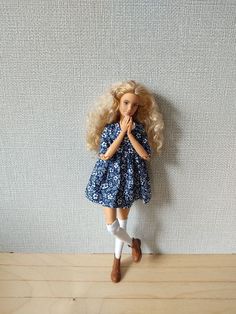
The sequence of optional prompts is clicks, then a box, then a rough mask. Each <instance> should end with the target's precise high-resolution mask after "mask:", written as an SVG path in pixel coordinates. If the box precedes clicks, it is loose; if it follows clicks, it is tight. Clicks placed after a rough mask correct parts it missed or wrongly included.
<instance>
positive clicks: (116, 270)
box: [111, 254, 121, 282]
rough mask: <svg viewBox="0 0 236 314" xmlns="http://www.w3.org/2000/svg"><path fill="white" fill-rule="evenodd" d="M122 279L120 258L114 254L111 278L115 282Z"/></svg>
mask: <svg viewBox="0 0 236 314" xmlns="http://www.w3.org/2000/svg"><path fill="white" fill-rule="evenodd" d="M120 279H121V273H120V258H116V257H115V254H114V261H113V266H112V272H111V280H112V281H113V282H119V281H120Z"/></svg>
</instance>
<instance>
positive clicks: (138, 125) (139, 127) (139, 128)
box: [135, 121, 145, 133]
mask: <svg viewBox="0 0 236 314" xmlns="http://www.w3.org/2000/svg"><path fill="white" fill-rule="evenodd" d="M135 128H136V130H137V131H140V132H141V133H143V132H145V128H144V125H143V123H141V122H138V121H137V122H135Z"/></svg>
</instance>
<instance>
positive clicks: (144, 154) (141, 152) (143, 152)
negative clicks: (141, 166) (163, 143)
mask: <svg viewBox="0 0 236 314" xmlns="http://www.w3.org/2000/svg"><path fill="white" fill-rule="evenodd" d="M128 138H129V140H130V143H131V144H132V146H133V148H134V149H135V150H136V152H137V153H138V155H139V156H140V157H141V158H143V159H145V160H149V159H150V156H149V154H148V153H147V151H146V150H145V149H144V148H143V146H142V145H141V144H140V143H139V142H138V141H137V140H136V138H135V137H134V136H133V134H132V133H128Z"/></svg>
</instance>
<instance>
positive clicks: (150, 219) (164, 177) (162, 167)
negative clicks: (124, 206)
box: [134, 94, 181, 254]
mask: <svg viewBox="0 0 236 314" xmlns="http://www.w3.org/2000/svg"><path fill="white" fill-rule="evenodd" d="M154 96H155V99H156V101H157V103H158V104H159V108H160V112H161V113H162V115H163V120H164V125H165V126H164V134H163V135H164V142H163V148H162V153H161V155H160V156H155V157H154V158H152V159H151V161H150V162H148V163H147V165H148V170H149V175H150V180H151V187H152V199H151V201H150V202H149V203H148V204H143V202H142V200H138V201H137V202H136V204H135V207H136V209H135V210H136V211H137V215H138V216H139V217H140V218H141V219H138V220H137V221H139V222H140V221H142V222H144V224H145V225H144V226H142V227H140V223H138V224H137V225H136V226H134V233H135V234H137V235H139V236H141V238H142V239H143V240H142V241H143V245H144V246H146V247H147V251H148V252H149V253H154V254H156V253H160V254H161V253H162V252H161V250H160V248H159V247H158V244H157V243H158V242H159V241H158V237H159V236H160V235H161V233H162V231H164V230H162V228H161V225H160V219H159V212H160V209H161V208H163V207H165V210H166V209H167V208H168V205H169V204H171V201H172V196H173V192H172V191H171V182H168V174H167V172H166V165H167V167H168V166H169V164H172V165H173V166H178V164H177V163H178V160H177V145H178V142H179V141H180V137H181V129H180V127H179V120H180V115H181V113H180V112H178V111H177V109H176V108H174V106H173V104H171V103H170V102H168V101H167V100H166V99H165V98H164V97H161V96H160V95H156V94H154ZM140 230H144V233H145V234H143V235H140Z"/></svg>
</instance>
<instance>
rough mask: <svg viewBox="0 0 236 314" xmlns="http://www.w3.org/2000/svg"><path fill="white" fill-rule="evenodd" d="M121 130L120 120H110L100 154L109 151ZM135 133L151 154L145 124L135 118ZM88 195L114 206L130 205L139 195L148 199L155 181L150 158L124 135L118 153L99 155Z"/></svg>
mask: <svg viewBox="0 0 236 314" xmlns="http://www.w3.org/2000/svg"><path fill="white" fill-rule="evenodd" d="M120 132H121V128H120V124H119V122H115V123H111V124H107V125H106V126H105V128H104V130H103V132H102V134H101V140H100V148H99V154H105V153H106V151H107V149H108V148H109V146H110V145H111V144H112V143H113V141H114V140H115V139H116V138H117V136H118V135H119V133H120ZM132 134H133V135H134V136H135V138H136V139H137V141H138V142H139V143H140V144H141V145H142V146H143V148H144V149H145V150H146V151H147V153H148V154H149V155H151V148H150V145H149V143H148V140H147V134H146V131H145V129H144V126H143V124H141V123H140V122H135V127H134V128H133V130H132ZM85 194H86V197H87V198H88V199H89V200H90V201H92V202H95V203H98V204H101V205H103V206H105V207H111V208H130V207H131V205H132V204H133V202H134V201H135V200H137V199H142V200H143V203H148V202H149V201H150V199H151V184H150V178H149V175H148V170H147V165H146V160H144V159H142V158H141V157H140V156H139V155H138V154H137V152H136V151H135V149H134V148H133V146H132V144H131V143H130V141H129V138H128V136H127V134H126V135H125V136H124V138H123V141H122V142H121V144H120V146H119V148H118V150H117V151H116V153H115V154H114V155H113V156H112V157H111V158H110V159H108V160H102V159H100V158H98V160H97V161H96V163H95V166H94V168H93V171H92V174H91V176H90V178H89V181H88V184H87V186H86V190H85Z"/></svg>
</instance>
